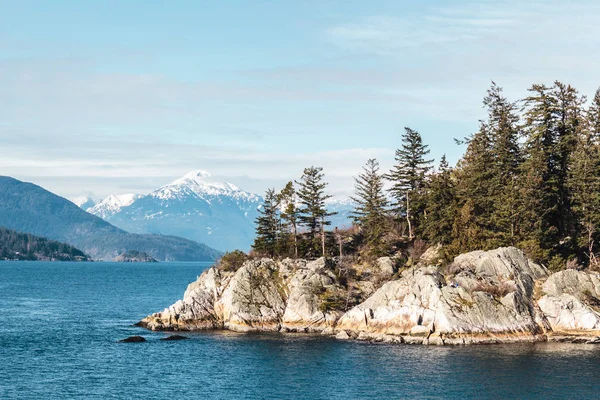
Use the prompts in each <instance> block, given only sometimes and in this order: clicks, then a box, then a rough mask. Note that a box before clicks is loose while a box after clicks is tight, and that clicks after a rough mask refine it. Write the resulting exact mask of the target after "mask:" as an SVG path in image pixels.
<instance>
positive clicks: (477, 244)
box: [450, 121, 498, 254]
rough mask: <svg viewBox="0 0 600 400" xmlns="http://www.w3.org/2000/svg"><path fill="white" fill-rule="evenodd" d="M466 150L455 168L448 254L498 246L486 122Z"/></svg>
mask: <svg viewBox="0 0 600 400" xmlns="http://www.w3.org/2000/svg"><path fill="white" fill-rule="evenodd" d="M466 142H467V143H468V146H467V151H466V152H465V155H464V156H463V158H462V159H461V160H460V161H459V162H458V164H457V168H456V177H457V183H456V198H457V210H456V213H457V214H456V219H455V221H454V224H453V228H452V237H453V241H452V246H451V250H450V253H452V254H459V253H462V252H466V251H472V250H477V249H488V248H492V247H497V244H498V243H497V242H496V241H495V240H494V231H493V228H492V224H491V215H492V211H493V206H494V199H493V197H492V195H491V194H492V193H493V191H492V187H491V186H490V185H489V183H490V182H491V180H492V177H493V162H494V156H493V152H492V137H491V135H490V130H489V127H488V125H487V123H486V122H484V121H481V122H480V129H479V132H477V133H475V134H473V135H472V136H471V137H469V138H467V139H466Z"/></svg>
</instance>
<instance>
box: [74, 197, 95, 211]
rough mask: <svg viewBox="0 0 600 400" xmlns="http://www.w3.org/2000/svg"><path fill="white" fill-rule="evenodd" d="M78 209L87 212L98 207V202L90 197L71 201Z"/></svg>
mask: <svg viewBox="0 0 600 400" xmlns="http://www.w3.org/2000/svg"><path fill="white" fill-rule="evenodd" d="M70 200H71V202H72V203H74V204H75V205H76V206H77V207H79V208H82V209H84V210H87V209H89V208H92V207H94V206H95V205H96V200H95V199H93V198H92V197H90V196H79V197H74V198H72V199H70Z"/></svg>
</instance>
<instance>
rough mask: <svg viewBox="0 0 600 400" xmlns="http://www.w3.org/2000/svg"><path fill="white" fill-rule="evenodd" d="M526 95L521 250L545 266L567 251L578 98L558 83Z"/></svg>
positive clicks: (579, 126) (579, 123) (579, 125)
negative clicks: (526, 251) (523, 248)
mask: <svg viewBox="0 0 600 400" xmlns="http://www.w3.org/2000/svg"><path fill="white" fill-rule="evenodd" d="M529 91H530V92H531V93H532V94H531V95H530V96H529V97H527V98H526V99H525V125H524V132H525V150H524V155H525V162H524V163H523V179H522V190H523V194H522V198H523V200H524V207H523V213H524V215H523V218H522V220H523V221H524V222H526V224H527V225H525V226H524V228H525V240H524V242H523V243H522V247H525V248H526V249H527V250H528V252H529V255H530V256H532V257H534V258H537V260H538V261H547V260H548V259H550V258H551V257H552V256H553V255H558V253H559V252H564V251H567V252H568V251H570V250H569V249H568V247H569V246H570V245H571V240H570V239H572V235H573V234H574V230H575V224H574V216H573V210H572V206H571V202H572V199H571V197H572V196H571V195H572V193H571V192H570V190H569V186H570V185H569V183H568V179H569V169H570V168H571V164H572V158H571V155H572V154H573V152H574V151H575V147H576V145H577V136H578V135H579V133H580V131H581V129H582V115H583V113H582V110H581V107H582V104H583V102H584V98H582V97H581V96H579V94H578V93H577V91H576V90H575V89H574V88H572V87H571V86H567V85H564V84H562V83H560V82H555V84H554V86H553V87H551V88H549V87H547V86H544V85H533V86H532V87H531V88H530V89H529ZM558 245H560V246H561V247H562V250H561V249H560V248H559V247H557V246H558Z"/></svg>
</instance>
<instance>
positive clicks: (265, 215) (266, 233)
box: [252, 189, 281, 257]
mask: <svg viewBox="0 0 600 400" xmlns="http://www.w3.org/2000/svg"><path fill="white" fill-rule="evenodd" d="M278 206H279V204H278V201H277V196H276V195H275V190H274V189H268V190H267V192H266V194H265V199H264V201H263V204H262V207H261V208H259V210H258V213H259V215H258V217H257V218H256V221H255V222H256V238H255V239H254V245H253V246H252V247H253V249H254V250H255V251H257V252H259V253H264V254H268V255H269V256H271V257H274V256H275V254H276V250H277V240H278V236H279V230H280V225H281V224H280V219H279V209H278Z"/></svg>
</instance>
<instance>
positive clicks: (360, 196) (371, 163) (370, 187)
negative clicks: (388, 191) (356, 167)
mask: <svg viewBox="0 0 600 400" xmlns="http://www.w3.org/2000/svg"><path fill="white" fill-rule="evenodd" d="M354 181H355V185H354V187H355V197H352V200H353V201H354V202H355V203H356V208H355V210H354V212H353V218H354V222H355V223H356V224H357V225H358V226H359V227H360V228H361V230H362V232H363V234H364V237H365V239H366V240H365V241H366V245H367V249H368V252H369V253H370V255H373V256H381V255H383V254H384V253H385V246H384V243H383V237H384V235H385V230H386V214H387V210H386V207H387V204H388V201H387V199H386V197H385V193H384V190H383V176H381V175H380V174H379V163H378V162H377V160H375V159H369V160H368V161H367V163H366V165H365V166H364V167H363V172H362V173H360V174H359V175H358V177H357V178H354Z"/></svg>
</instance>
